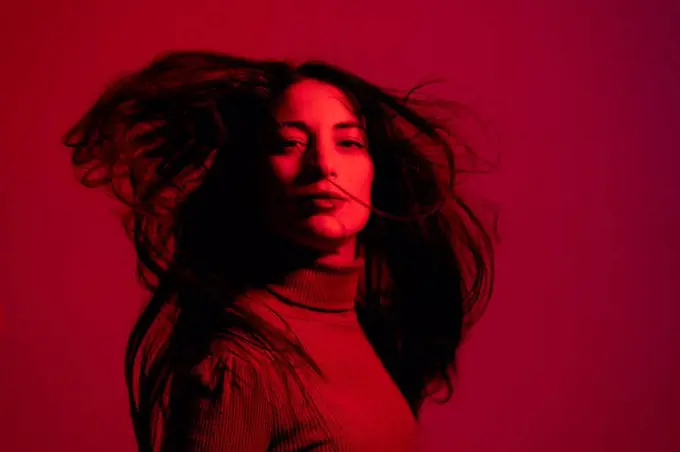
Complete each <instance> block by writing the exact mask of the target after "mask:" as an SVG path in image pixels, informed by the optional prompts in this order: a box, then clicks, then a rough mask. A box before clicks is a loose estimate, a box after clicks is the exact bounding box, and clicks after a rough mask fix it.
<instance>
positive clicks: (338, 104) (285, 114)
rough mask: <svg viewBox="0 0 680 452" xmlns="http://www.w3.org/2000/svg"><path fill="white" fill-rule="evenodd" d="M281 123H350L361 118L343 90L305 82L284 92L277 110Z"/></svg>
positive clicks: (329, 85) (310, 81)
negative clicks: (358, 117)
mask: <svg viewBox="0 0 680 452" xmlns="http://www.w3.org/2000/svg"><path fill="white" fill-rule="evenodd" d="M275 114H276V117H277V120H278V121H279V122H284V121H303V122H306V123H316V122H319V123H325V122H329V121H330V122H349V121H356V120H357V116H356V114H355V112H354V108H353V105H352V103H351V102H350V100H349V98H348V97H347V96H346V95H345V94H344V93H343V92H342V90H340V89H339V88H337V87H335V86H333V85H331V84H329V83H325V82H321V81H317V80H311V79H305V80H302V81H299V82H297V83H295V84H293V85H291V86H290V87H288V89H287V90H286V91H285V92H284V93H283V95H282V97H281V100H280V102H279V103H278V104H277V106H276V108H275Z"/></svg>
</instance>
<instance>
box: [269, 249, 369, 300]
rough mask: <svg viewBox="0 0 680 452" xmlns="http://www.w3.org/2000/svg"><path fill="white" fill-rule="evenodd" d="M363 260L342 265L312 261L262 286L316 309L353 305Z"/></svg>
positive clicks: (279, 296) (282, 298) (284, 298)
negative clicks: (312, 262)
mask: <svg viewBox="0 0 680 452" xmlns="http://www.w3.org/2000/svg"><path fill="white" fill-rule="evenodd" d="M363 269H364V260H363V259H362V258H358V259H357V260H355V261H353V262H351V263H348V264H344V265H325V264H319V263H314V264H311V265H307V266H304V267H301V268H297V269H294V270H292V271H290V272H288V273H286V274H285V275H284V276H282V277H280V278H278V280H277V281H274V282H271V283H269V284H267V286H266V288H267V290H268V291H269V292H271V293H272V294H273V295H274V296H276V297H277V298H278V299H280V300H281V301H283V302H285V303H288V304H291V305H296V306H300V307H303V308H307V309H312V310H316V311H348V310H353V309H354V304H355V300H356V295H357V288H358V284H359V279H360V276H361V273H362V270H363Z"/></svg>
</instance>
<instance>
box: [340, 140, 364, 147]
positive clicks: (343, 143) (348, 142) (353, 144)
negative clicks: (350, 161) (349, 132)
mask: <svg viewBox="0 0 680 452" xmlns="http://www.w3.org/2000/svg"><path fill="white" fill-rule="evenodd" d="M338 144H339V145H340V146H342V147H348V148H356V149H363V147H364V144H363V143H361V142H360V141H355V140H342V141H340V142H339V143H338Z"/></svg>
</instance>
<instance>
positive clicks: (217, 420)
mask: <svg viewBox="0 0 680 452" xmlns="http://www.w3.org/2000/svg"><path fill="white" fill-rule="evenodd" d="M263 378H264V376H263V373H262V372H258V370H257V366H255V365H254V364H252V363H250V362H248V361H246V360H245V359H243V358H241V357H237V356H235V355H233V354H230V355H227V356H226V357H225V356H220V357H217V356H213V355H210V356H208V357H206V358H205V359H204V360H203V361H202V362H201V363H200V364H199V365H198V366H196V367H195V368H194V370H193V372H192V374H191V378H190V379H189V382H188V387H187V391H186V393H185V395H186V398H185V400H186V402H185V403H184V404H183V405H182V408H181V410H180V413H178V418H177V419H176V421H175V422H174V423H173V425H172V426H171V429H172V431H170V432H168V433H169V435H168V437H167V443H166V446H167V447H166V448H165V450H172V451H176V452H224V451H235V452H241V451H242V452H263V451H266V450H267V449H268V446H269V443H270V438H271V436H272V430H273V421H272V420H273V410H272V404H271V403H270V398H269V397H268V395H267V384H266V382H264V381H263Z"/></svg>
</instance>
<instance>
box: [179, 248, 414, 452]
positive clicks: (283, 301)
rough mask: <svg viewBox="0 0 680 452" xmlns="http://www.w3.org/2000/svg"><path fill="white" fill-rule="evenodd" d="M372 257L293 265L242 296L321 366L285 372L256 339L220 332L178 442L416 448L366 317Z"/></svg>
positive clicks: (223, 446)
mask: <svg viewBox="0 0 680 452" xmlns="http://www.w3.org/2000/svg"><path fill="white" fill-rule="evenodd" d="M362 269H363V261H362V260H357V261H356V262H354V263H352V264H351V265H346V266H326V265H313V266H308V267H305V268H299V269H296V270H294V271H292V272H288V273H287V274H286V275H285V276H284V277H282V278H280V280H278V281H273V282H271V283H270V284H267V285H266V287H262V288H260V289H257V290H250V291H246V292H245V293H243V294H242V296H240V297H238V299H237V300H236V301H235V303H237V304H239V305H240V306H243V307H244V308H246V309H247V310H248V311H249V312H251V313H253V314H255V315H256V316H258V317H260V318H261V319H263V320H265V321H266V322H268V323H269V324H270V325H272V326H274V327H275V328H277V329H280V331H285V334H286V335H287V336H288V337H292V338H294V339H295V340H296V341H297V342H298V344H299V345H300V346H301V347H302V349H303V350H304V352H305V353H306V354H307V356H308V357H309V358H311V360H312V361H313V362H314V364H315V365H316V366H317V368H318V369H317V370H318V371H319V372H317V371H316V370H312V369H311V368H307V367H305V366H294V367H295V374H296V375H297V377H298V378H297V379H295V380H293V379H292V378H289V377H286V372H281V369H280V367H279V366H277V365H276V364H275V363H274V362H273V361H272V358H271V354H268V353H267V352H266V351H264V350H263V348H262V347H260V346H256V345H255V344H256V343H257V341H253V340H249V338H247V337H242V336H237V335H230V336H229V338H228V339H219V340H216V341H215V342H214V343H213V344H212V346H211V347H210V353H209V354H208V355H207V356H206V357H205V358H204V359H203V360H202V361H201V362H200V364H199V365H197V366H196V367H195V368H194V370H193V372H192V378H191V379H190V381H189V383H188V384H189V385H190V386H192V388H188V389H189V390H190V391H189V393H190V394H192V396H191V397H190V403H188V404H187V405H185V408H184V410H186V411H185V413H183V414H182V417H183V419H186V421H183V422H182V425H180V426H177V427H178V430H177V431H175V432H172V434H171V435H170V437H169V438H168V441H169V442H170V443H171V444H166V446H169V449H171V450H180V451H183V452H184V451H191V452H198V451H202V452H218V451H219V452H222V451H244V452H251V451H253V452H254V451H277V452H279V451H280V452H283V451H308V450H315V451H324V452H325V451H347V452H372V451H376V452H379V451H391V452H399V451H412V450H413V449H414V441H415V430H416V419H415V417H414V415H413V413H412V411H411V409H410V408H409V406H408V404H407V402H406V400H405V398H404V397H403V395H402V393H401V392H400V390H399V388H398V387H397V385H396V384H395V382H394V381H393V379H392V378H391V377H390V375H389V374H388V372H387V371H386V370H385V368H384V366H383V365H382V363H381V361H380V359H379V357H378V355H377V354H376V352H375V351H374V349H373V347H372V346H371V344H370V343H369V341H368V339H367V337H366V336H365V334H364V331H363V329H362V327H361V325H360V323H359V321H358V318H357V314H356V310H355V299H356V293H357V287H358V282H359V277H360V275H361V271H362Z"/></svg>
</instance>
